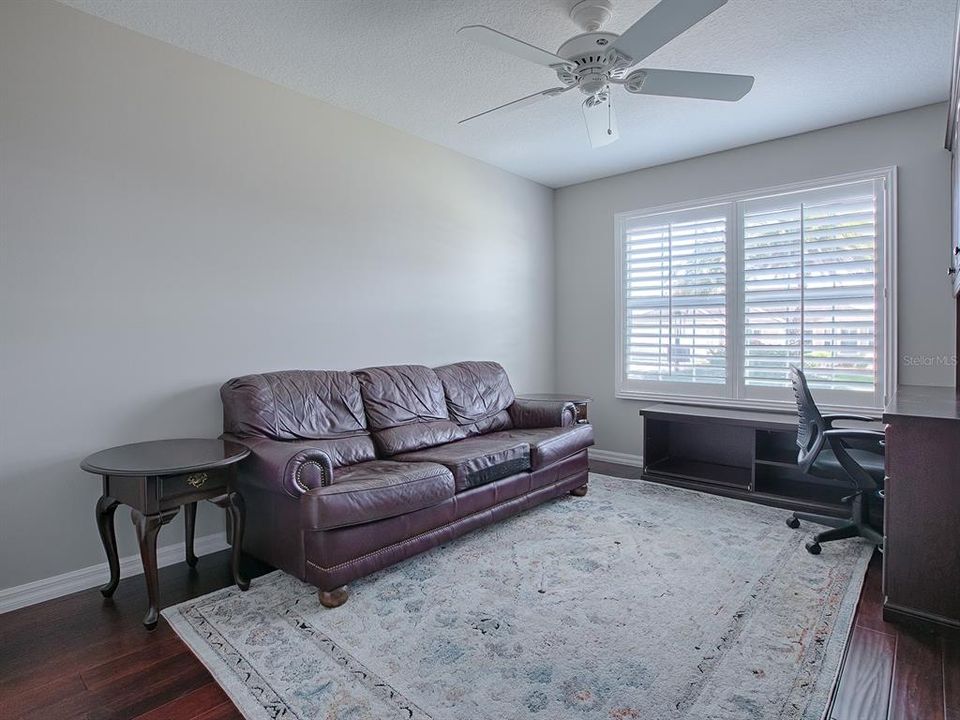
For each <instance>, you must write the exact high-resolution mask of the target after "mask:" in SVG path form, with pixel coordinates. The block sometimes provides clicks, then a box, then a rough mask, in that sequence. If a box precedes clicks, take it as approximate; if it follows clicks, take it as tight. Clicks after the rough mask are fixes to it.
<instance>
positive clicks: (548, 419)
mask: <svg viewBox="0 0 960 720" xmlns="http://www.w3.org/2000/svg"><path fill="white" fill-rule="evenodd" d="M507 411H508V412H509V413H510V419H511V420H512V421H513V426H514V427H515V428H519V429H532V428H547V427H569V426H571V425H575V424H576V422H577V409H576V407H575V406H574V404H573V403H571V402H557V401H552V400H514V401H513V405H511V406H510V407H509V408H507Z"/></svg>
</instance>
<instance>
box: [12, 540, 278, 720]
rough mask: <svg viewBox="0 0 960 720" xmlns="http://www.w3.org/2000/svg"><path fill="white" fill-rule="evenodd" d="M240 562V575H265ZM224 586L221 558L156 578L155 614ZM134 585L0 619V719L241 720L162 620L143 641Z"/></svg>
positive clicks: (142, 595)
mask: <svg viewBox="0 0 960 720" xmlns="http://www.w3.org/2000/svg"><path fill="white" fill-rule="evenodd" d="M268 570H269V568H267V567H266V566H264V565H261V564H260V563H257V562H256V561H254V560H252V559H245V561H244V564H243V572H244V573H245V574H246V575H247V577H257V576H258V575H261V574H263V573H264V572H266V571H268ZM231 583H232V578H231V573H230V552H229V551H226V550H225V551H223V552H219V553H215V554H213V555H207V556H205V557H202V558H200V562H199V563H198V565H197V568H196V569H195V570H194V569H191V568H190V567H188V566H187V564H186V563H185V562H184V563H179V564H177V565H172V566H170V567H166V568H163V569H162V570H160V599H161V604H162V605H163V606H164V607H165V606H168V605H174V604H176V603H178V602H182V601H184V600H189V599H190V598H193V597H197V596H199V595H204V594H206V593H208V592H212V591H213V590H217V589H218V588H222V587H226V586H227V585H229V584H231ZM146 603H147V593H146V587H145V585H144V582H143V577H142V576H136V577H130V578H127V579H124V580H121V581H120V587H119V588H117V591H116V593H115V594H114V596H113V598H112V599H110V600H105V599H104V598H103V597H102V596H101V595H100V593H99V591H97V590H96V589H93V590H85V591H83V592H79V593H75V594H73V595H68V596H66V597H62V598H58V599H56V600H50V601H48V602H45V603H40V604H39V605H33V606H31V607H27V608H23V609H21V610H15V611H13V612H9V613H6V614H4V615H0V718H3V720H8V719H9V720H13V719H14V718H24V719H26V718H30V719H31V720H33V719H36V720H56V719H57V718H83V719H90V720H107V719H108V718H111V719H116V720H120V719H121V718H122V719H123V720H132V719H133V718H137V719H138V720H148V719H149V720H179V719H180V718H184V719H185V718H202V719H203V720H225V719H226V718H236V719H237V720H241V719H242V717H243V716H242V715H241V714H240V713H239V712H238V711H237V709H236V708H235V707H234V706H233V704H232V703H231V702H230V700H229V699H228V698H227V696H226V694H224V692H223V690H221V689H220V686H219V685H217V684H216V683H215V682H214V680H213V678H212V677H211V676H210V674H209V673H208V672H207V670H206V668H204V667H203V665H201V664H200V662H199V661H198V660H197V659H196V658H195V657H194V656H193V654H192V653H191V652H190V651H189V650H188V649H187V646H186V645H184V644H183V643H182V642H181V641H180V639H179V638H178V637H177V636H176V634H175V633H174V632H173V630H172V629H171V628H170V626H169V625H168V624H167V622H166V620H162V619H161V621H160V624H159V625H158V626H157V629H156V630H155V631H153V632H147V631H146V630H144V629H143V625H141V621H142V619H143V613H144V611H145V610H146V607H147V605H146Z"/></svg>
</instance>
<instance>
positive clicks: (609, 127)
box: [607, 91, 613, 135]
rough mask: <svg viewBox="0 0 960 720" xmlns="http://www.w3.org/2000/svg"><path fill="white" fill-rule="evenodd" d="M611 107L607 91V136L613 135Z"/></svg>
mask: <svg viewBox="0 0 960 720" xmlns="http://www.w3.org/2000/svg"><path fill="white" fill-rule="evenodd" d="M612 114H613V105H611V103H610V92H609V91H607V135H613V119H612V118H611V115H612Z"/></svg>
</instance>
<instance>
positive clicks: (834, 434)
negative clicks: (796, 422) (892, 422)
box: [823, 428, 886, 442]
mask: <svg viewBox="0 0 960 720" xmlns="http://www.w3.org/2000/svg"><path fill="white" fill-rule="evenodd" d="M823 436H824V437H825V438H827V439H828V440H829V439H831V438H837V439H838V440H877V441H878V442H883V439H884V437H886V436H885V435H884V434H883V430H868V429H867V428H831V429H830V430H824V431H823Z"/></svg>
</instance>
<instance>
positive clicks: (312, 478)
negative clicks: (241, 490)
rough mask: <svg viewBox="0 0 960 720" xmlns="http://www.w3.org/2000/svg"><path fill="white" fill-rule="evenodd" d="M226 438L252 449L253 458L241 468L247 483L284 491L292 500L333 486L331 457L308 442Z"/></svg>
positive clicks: (246, 461)
mask: <svg viewBox="0 0 960 720" xmlns="http://www.w3.org/2000/svg"><path fill="white" fill-rule="evenodd" d="M223 438H224V439H225V440H232V441H233V442H238V443H240V444H241V445H244V446H246V447H248V448H249V449H250V455H249V456H248V457H247V458H246V459H245V460H242V461H241V462H240V467H239V472H240V476H241V478H242V480H243V482H245V483H249V484H251V485H255V486H257V487H260V488H262V489H264V490H271V491H274V492H276V491H277V490H282V491H283V492H285V493H286V494H287V495H289V496H290V497H293V498H299V497H300V496H301V495H303V494H304V493H305V492H309V491H310V490H312V489H314V488H318V487H324V486H326V485H330V484H331V483H332V482H333V464H332V463H331V461H330V456H329V455H327V454H326V453H325V452H324V451H323V450H320V449H319V448H317V447H314V446H313V445H312V444H311V443H310V442H309V441H303V442H283V441H279V440H269V439H267V438H259V437H242V438H241V437H236V436H232V435H227V434H224V435H223Z"/></svg>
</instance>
